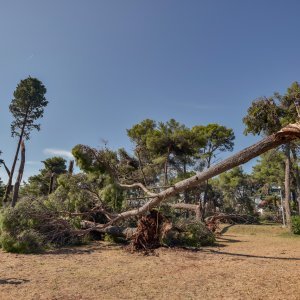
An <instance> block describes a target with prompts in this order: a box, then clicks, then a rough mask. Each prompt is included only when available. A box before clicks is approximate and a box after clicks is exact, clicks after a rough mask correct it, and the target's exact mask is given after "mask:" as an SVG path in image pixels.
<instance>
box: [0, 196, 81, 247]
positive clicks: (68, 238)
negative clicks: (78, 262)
mask: <svg viewBox="0 0 300 300" xmlns="http://www.w3.org/2000/svg"><path fill="white" fill-rule="evenodd" d="M46 204H47V201H46V200H45V199H43V198H42V199H41V198H38V199H29V198H28V199H23V200H20V201H19V202H18V203H17V205H16V206H15V207H14V208H11V207H9V208H5V209H3V210H2V211H1V215H0V234H1V237H0V245H1V246H2V248H3V249H4V250H6V251H9V252H17V253H34V252H40V251H43V250H44V249H45V248H48V247H52V246H63V245H69V244H74V243H79V242H80V240H79V238H78V237H74V235H73V230H74V229H76V224H77V223H78V222H75V221H76V220H75V221H74V220H73V219H70V220H68V219H67V218H62V217H60V216H59V214H58V211H56V210H55V209H53V207H52V208H51V207H49V206H47V205H46ZM73 221H74V222H73Z"/></svg>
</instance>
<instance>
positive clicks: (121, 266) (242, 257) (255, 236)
mask: <svg viewBox="0 0 300 300" xmlns="http://www.w3.org/2000/svg"><path fill="white" fill-rule="evenodd" d="M223 232H224V234H223V235H222V236H220V237H219V238H218V245H217V246H215V247H207V248H202V249H201V250H199V251H191V250H183V249H177V250H174V249H166V248H161V249H159V250H157V251H156V252H155V255H150V256H145V255H141V254H131V253H128V252H126V251H125V250H124V249H122V247H120V246H116V245H110V244H107V243H103V242H95V243H93V244H92V245H89V246H84V247H78V248H67V249H60V250H58V251H51V252H48V253H46V254H40V255H19V254H10V253H5V252H3V251H0V299H3V300H6V299H7V300H9V299H64V300H65V299H72V300H73V299H74V300H76V299H300V238H296V237H291V236H289V235H288V234H287V233H286V232H285V230H284V229H281V228H279V227H278V226H262V225H260V226H255V225H247V226H246V225H236V226H232V227H230V228H228V227H225V228H224V229H223Z"/></svg>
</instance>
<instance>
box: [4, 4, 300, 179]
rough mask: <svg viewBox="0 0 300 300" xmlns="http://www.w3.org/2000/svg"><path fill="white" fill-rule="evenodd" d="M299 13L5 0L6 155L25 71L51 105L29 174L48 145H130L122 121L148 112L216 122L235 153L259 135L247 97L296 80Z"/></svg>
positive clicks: (268, 8)
mask: <svg viewBox="0 0 300 300" xmlns="http://www.w3.org/2000/svg"><path fill="white" fill-rule="evenodd" d="M299 12H300V1H297V0H295V1H293V0H286V1H281V0H251V1H250V0H248V1H246V0H245V1H240V0H235V1H233V0H226V1H224V0H218V1H216V0H215V1H214V0H207V1H201V0H197V1H193V0H187V1H183V0H180V1H176V0H169V1H168V0H147V1H146V0H118V1H117V0H109V1H108V0H107V1H101V0H94V1H93V0H87V1H83V0H81V1H76V0H72V1H71V0H60V1H58V0H51V1H41V0H36V1H32V0H26V1H23V0H19V1H15V0H10V1H4V0H0V41H1V47H0V136H1V139H0V140H1V143H0V149H1V150H2V151H3V152H4V154H3V157H4V158H5V160H6V161H7V163H8V164H9V165H11V161H12V157H13V154H14V151H15V147H16V143H17V141H16V139H12V138H11V137H10V123H11V120H12V119H11V115H10V113H9V111H8V105H9V103H10V101H11V99H12V94H13V91H14V89H15V87H16V85H17V84H18V82H19V81H20V80H21V79H24V78H26V77H27V76H28V75H31V76H33V77H37V78H39V79H40V80H42V82H43V83H44V84H45V86H46V87H47V89H48V93H47V98H48V100H49V106H48V107H47V108H46V110H45V116H44V118H43V120H42V121H41V123H42V128H41V131H40V132H38V133H34V134H32V138H31V140H30V141H29V142H28V143H27V160H28V163H27V164H26V172H25V178H26V177H27V176H29V175H31V174H33V173H35V172H36V171H37V170H38V169H39V168H41V166H42V165H41V163H39V162H40V161H41V160H43V159H45V158H46V157H49V156H50V153H55V151H53V149H58V150H62V151H70V150H71V149H72V147H73V146H74V145H76V144H78V143H83V144H88V145H92V146H101V139H107V140H109V146H110V147H112V148H114V149H116V148H118V147H123V146H124V147H126V148H127V149H130V148H131V145H130V142H129V140H128V138H127V137H126V128H130V127H131V126H132V125H133V124H135V123H137V122H140V121H141V120H143V119H145V118H151V119H154V120H159V121H166V120H168V119H170V118H175V119H176V120H178V121H180V122H182V123H185V124H186V125H187V126H193V125H196V124H207V123H211V122H218V123H220V124H223V125H226V126H228V127H231V128H233V129H234V131H235V133H236V146H235V151H237V150H240V149H241V148H243V147H245V146H248V145H250V144H251V143H253V141H255V140H256V139H257V138H254V137H244V136H243V133H242V132H243V129H244V128H243V124H242V117H243V116H244V115H245V114H246V110H247V107H248V106H249V105H250V103H251V101H252V100H253V99H255V98H256V97H259V96H264V95H265V96H268V95H271V94H272V93H273V92H274V91H279V92H284V91H285V89H286V88H287V87H288V86H289V85H290V84H291V83H292V82H293V81H296V80H297V81H299V80H300V73H299V72H300V39H299V29H300V18H299ZM45 149H50V150H48V152H47V151H45ZM51 149H52V150H51ZM47 153H48V154H47ZM248 169H249V166H248ZM0 176H1V177H2V178H5V174H4V170H3V169H0Z"/></svg>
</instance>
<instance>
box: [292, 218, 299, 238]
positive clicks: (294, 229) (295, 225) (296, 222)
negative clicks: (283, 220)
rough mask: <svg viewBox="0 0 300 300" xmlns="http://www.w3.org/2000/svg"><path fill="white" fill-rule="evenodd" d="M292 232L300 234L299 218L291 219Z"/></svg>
mask: <svg viewBox="0 0 300 300" xmlns="http://www.w3.org/2000/svg"><path fill="white" fill-rule="evenodd" d="M292 232H293V233H294V234H300V216H293V217H292Z"/></svg>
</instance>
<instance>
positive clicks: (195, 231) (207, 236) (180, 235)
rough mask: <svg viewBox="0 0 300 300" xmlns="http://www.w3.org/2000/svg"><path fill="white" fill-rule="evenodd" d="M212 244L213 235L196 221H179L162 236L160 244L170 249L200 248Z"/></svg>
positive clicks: (213, 241)
mask: <svg viewBox="0 0 300 300" xmlns="http://www.w3.org/2000/svg"><path fill="white" fill-rule="evenodd" d="M214 243H215V236H214V234H213V233H212V232H211V231H210V230H208V229H207V228H206V226H205V225H204V224H203V223H201V222H197V221H190V220H180V221H178V222H177V223H175V224H174V225H173V226H172V227H171V228H170V230H167V231H166V232H165V234H163V235H162V244H163V245H166V246H170V247H173V246H181V247H201V246H210V245H213V244H214Z"/></svg>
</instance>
